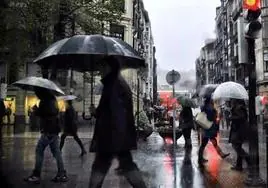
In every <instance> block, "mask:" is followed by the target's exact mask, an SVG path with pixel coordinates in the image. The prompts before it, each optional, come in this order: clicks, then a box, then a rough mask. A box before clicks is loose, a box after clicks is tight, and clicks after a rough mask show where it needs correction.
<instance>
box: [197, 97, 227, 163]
mask: <svg viewBox="0 0 268 188" xmlns="http://www.w3.org/2000/svg"><path fill="white" fill-rule="evenodd" d="M201 112H205V113H206V114H207V119H208V120H209V121H211V122H213V124H212V126H211V127H210V128H209V129H205V130H204V131H203V135H202V141H201V146H200V148H199V152H198V163H199V164H200V165H202V164H203V163H204V162H207V161H208V160H207V159H204V157H203V153H204V150H205V147H206V146H207V144H208V141H211V142H212V144H213V146H214V147H215V149H216V151H217V153H218V154H219V155H220V156H221V158H223V159H224V158H226V157H227V156H229V155H230V153H228V154H225V153H223V152H222V150H221V148H220V147H219V145H218V143H217V139H216V137H217V134H218V132H219V123H218V121H217V110H216V109H215V108H214V103H213V101H212V99H211V98H206V99H205V103H204V106H203V107H202V108H201Z"/></svg>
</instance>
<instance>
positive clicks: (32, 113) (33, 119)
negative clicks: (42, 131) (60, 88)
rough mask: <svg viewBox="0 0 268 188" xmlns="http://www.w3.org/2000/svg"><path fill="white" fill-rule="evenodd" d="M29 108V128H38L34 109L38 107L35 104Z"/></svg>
mask: <svg viewBox="0 0 268 188" xmlns="http://www.w3.org/2000/svg"><path fill="white" fill-rule="evenodd" d="M30 109H31V110H30V111H29V112H28V114H29V118H30V128H31V130H39V118H38V116H36V111H37V109H38V107H37V105H36V104H35V105H34V106H33V107H32V108H30Z"/></svg>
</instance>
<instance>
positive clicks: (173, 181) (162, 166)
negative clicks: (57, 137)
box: [1, 128, 246, 188]
mask: <svg viewBox="0 0 268 188" xmlns="http://www.w3.org/2000/svg"><path fill="white" fill-rule="evenodd" d="M89 132H90V134H89ZM79 135H80V137H81V138H82V142H83V143H84V145H85V146H86V147H87V148H88V147H89V144H90V140H91V138H92V131H91V130H89V129H87V128H85V129H83V130H80V133H79ZM38 137H39V133H25V134H20V135H16V136H14V135H12V134H4V136H3V139H2V140H3V141H2V146H3V147H2V150H1V153H2V155H1V162H2V169H3V170H4V174H5V175H6V176H7V177H8V179H9V181H10V182H11V183H12V185H14V187H18V188H24V187H25V188H26V187H40V188H41V187H49V188H54V187H55V188H56V187H59V188H61V187H64V188H87V187H88V181H89V175H90V171H91V165H92V162H93V158H94V154H92V153H88V154H87V155H86V156H84V157H82V158H81V157H79V154H80V148H79V146H78V145H77V144H76V142H75V141H74V140H73V139H72V138H71V137H68V138H67V139H66V144H65V146H64V148H63V159H64V162H65V168H66V170H67V173H68V176H69V178H70V181H69V182H67V183H60V184H59V183H53V182H51V181H50V179H51V178H53V177H54V176H55V174H56V162H55V160H54V158H53V157H52V154H51V153H50V151H49V148H48V149H47V150H46V153H45V160H44V166H43V171H42V182H41V184H40V185H29V184H27V183H25V182H23V178H24V177H26V176H28V175H29V174H30V173H31V171H32V168H33V165H34V162H35V161H34V158H35V145H36V141H37V139H38ZM192 137H193V149H192V151H191V152H190V153H186V152H185V150H184V139H183V138H180V139H179V140H178V142H177V146H176V155H175V156H176V157H175V158H174V153H173V147H172V145H171V144H170V143H171V140H170V139H167V140H166V141H163V139H162V138H161V137H160V136H159V135H158V133H153V134H152V135H151V136H150V137H149V138H148V139H147V141H139V148H138V150H137V151H133V157H134V160H135V162H136V163H137V165H138V166H139V168H140V170H141V173H142V175H143V178H144V180H145V182H146V184H147V186H148V188H175V187H178V188H180V187H181V188H203V187H208V188H214V187H215V188H218V187H219V188H221V187H223V188H225V187H226V188H227V187H228V188H229V187H234V188H243V187H246V186H244V184H243V180H244V178H245V177H246V174H245V173H240V172H234V171H231V170H230V167H231V164H230V162H231V161H228V160H222V159H220V158H219V156H217V154H216V152H215V150H214V148H213V146H212V145H211V144H209V145H208V147H207V149H206V158H207V159H209V162H208V163H207V164H206V166H205V168H204V169H202V168H199V166H198V164H197V150H198V139H197V134H196V133H195V132H194V133H193V135H192ZM221 144H222V143H221ZM223 147H225V146H224V144H223ZM226 149H227V147H226ZM175 159H176V160H175ZM116 167H117V161H116V160H114V162H113V165H112V167H111V169H110V171H109V173H108V174H107V176H106V178H105V182H104V185H103V187H104V188H113V187H114V188H128V187H131V186H130V185H129V184H128V182H127V181H126V180H125V178H124V177H123V176H119V175H117V174H116V173H115V171H114V168H116Z"/></svg>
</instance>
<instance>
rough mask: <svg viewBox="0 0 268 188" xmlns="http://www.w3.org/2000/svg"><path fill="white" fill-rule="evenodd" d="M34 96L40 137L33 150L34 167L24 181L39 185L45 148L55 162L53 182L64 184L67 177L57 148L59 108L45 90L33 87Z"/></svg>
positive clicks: (54, 99)
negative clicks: (36, 102) (55, 171)
mask: <svg viewBox="0 0 268 188" xmlns="http://www.w3.org/2000/svg"><path fill="white" fill-rule="evenodd" d="M35 94H36V96H37V97H38V98H39V99H40V103H39V107H38V109H36V115H37V116H39V118H40V129H41V137H40V139H39V141H38V143H37V146H36V150H35V155H36V156H35V167H34V170H33V172H32V174H31V175H30V176H29V177H27V178H25V179H24V180H25V181H27V182H32V183H40V176H41V170H42V165H43V160H44V151H45V149H46V147H47V146H49V147H50V150H51V152H52V154H53V156H54V158H55V159H56V161H57V167H58V173H57V175H56V176H55V177H54V178H53V179H52V181H54V182H66V181H68V177H67V175H66V171H65V169H64V164H63V160H62V155H61V151H60V146H59V136H58V134H59V132H60V126H59V118H58V115H59V108H58V103H57V101H56V97H55V96H54V95H53V94H52V93H51V92H50V91H49V90H47V89H43V88H41V87H40V88H38V87H35Z"/></svg>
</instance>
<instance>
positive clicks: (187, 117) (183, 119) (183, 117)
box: [180, 106, 194, 148]
mask: <svg viewBox="0 0 268 188" xmlns="http://www.w3.org/2000/svg"><path fill="white" fill-rule="evenodd" d="M180 128H181V129H182V135H183V137H184V140H185V148H191V147H192V140H191V131H192V129H193V128H194V121H193V112H192V109H191V107H188V106H183V107H182V111H181V113H180Z"/></svg>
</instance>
